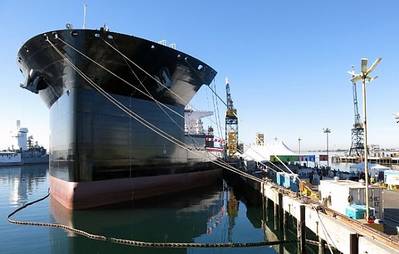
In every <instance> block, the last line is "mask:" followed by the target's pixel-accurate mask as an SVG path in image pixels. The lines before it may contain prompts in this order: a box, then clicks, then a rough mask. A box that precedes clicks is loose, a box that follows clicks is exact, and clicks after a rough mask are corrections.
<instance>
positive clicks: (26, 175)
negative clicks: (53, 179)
mask: <svg viewBox="0 0 399 254" xmlns="http://www.w3.org/2000/svg"><path fill="white" fill-rule="evenodd" d="M46 174H47V166H43V165H30V166H22V167H8V168H5V167H3V168H1V169H0V184H1V185H3V184H4V185H8V186H10V196H9V200H10V204H13V205H14V204H15V205H18V206H20V205H24V204H25V203H26V202H27V200H28V193H32V192H33V191H34V190H35V189H37V188H38V187H39V185H40V183H41V182H44V181H46Z"/></svg>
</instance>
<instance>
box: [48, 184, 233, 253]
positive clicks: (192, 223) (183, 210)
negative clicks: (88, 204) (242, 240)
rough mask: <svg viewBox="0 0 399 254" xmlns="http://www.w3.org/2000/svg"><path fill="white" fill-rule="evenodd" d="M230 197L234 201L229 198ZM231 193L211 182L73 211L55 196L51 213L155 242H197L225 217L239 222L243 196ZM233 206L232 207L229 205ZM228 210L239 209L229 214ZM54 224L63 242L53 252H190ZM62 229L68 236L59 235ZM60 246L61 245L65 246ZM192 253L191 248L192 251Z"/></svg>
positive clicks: (84, 226) (93, 229) (94, 228)
mask: <svg viewBox="0 0 399 254" xmlns="http://www.w3.org/2000/svg"><path fill="white" fill-rule="evenodd" d="M226 198H229V202H227V201H226ZM232 199H235V197H234V195H233V194H230V193H227V192H226V191H225V190H224V187H223V185H222V184H218V186H208V187H207V188H201V189H197V190H193V191H189V192H186V193H183V194H180V193H179V194H178V195H173V196H172V195H171V196H165V197H161V198H155V199H151V200H146V201H141V202H135V203H124V204H119V205H117V206H115V205H114V206H112V207H103V208H97V209H92V210H82V211H79V210H75V211H72V210H68V209H65V208H64V207H63V206H62V205H60V204H59V203H58V202H57V201H56V200H55V199H51V200H50V213H51V215H52V217H53V219H54V221H55V222H57V223H62V224H65V225H68V226H73V227H75V228H79V229H82V230H86V231H88V232H90V233H94V234H101V235H105V236H113V237H118V238H126V239H134V240H140V241H152V242H196V241H197V242H198V238H199V237H200V236H203V235H207V236H209V235H212V233H213V230H217V229H218V228H219V230H220V228H221V227H222V224H223V223H222V222H223V221H229V222H230V221H231V220H230V218H232V220H233V221H232V225H230V223H229V228H230V227H231V228H232V227H233V226H234V218H235V217H236V216H237V209H238V201H237V200H235V201H234V202H235V204H236V205H228V206H229V209H226V206H227V204H228V203H229V204H232V203H231V202H233V201H231V200H232ZM230 207H231V208H230ZM229 213H235V215H233V216H232V217H230V214H229ZM56 230H58V229H52V230H51V232H50V238H52V239H51V241H54V242H57V241H60V239H62V240H63V241H64V243H63V244H56V245H52V248H53V249H52V252H54V253H59V252H64V253H65V246H67V248H66V249H67V250H68V253H87V250H90V252H93V253H97V252H99V253H122V252H128V251H130V252H131V251H133V252H134V253H158V252H159V253H187V252H189V251H188V250H187V249H146V248H135V247H127V246H121V245H116V244H112V243H109V242H99V241H93V240H89V239H85V238H83V237H80V236H79V237H78V236H76V235H75V234H73V233H70V232H68V233H67V236H68V237H65V232H62V230H58V232H55V231H56ZM60 232H61V233H62V234H64V237H60ZM60 248H61V249H60ZM190 253H191V251H190Z"/></svg>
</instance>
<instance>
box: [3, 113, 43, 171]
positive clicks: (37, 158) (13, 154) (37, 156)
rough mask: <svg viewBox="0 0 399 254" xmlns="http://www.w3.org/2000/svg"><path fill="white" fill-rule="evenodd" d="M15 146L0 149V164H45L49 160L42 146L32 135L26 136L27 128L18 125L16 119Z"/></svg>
mask: <svg viewBox="0 0 399 254" xmlns="http://www.w3.org/2000/svg"><path fill="white" fill-rule="evenodd" d="M14 137H15V138H16V139H17V144H18V145H17V146H18V147H17V148H14V147H13V146H12V147H11V148H8V149H7V150H3V151H0V167H1V166H21V165H31V164H45V163H48V162H49V156H48V153H47V151H46V149H45V148H44V147H43V146H40V145H38V143H37V142H34V140H33V136H28V129H27V128H23V127H20V121H19V120H18V121H17V135H16V136H14Z"/></svg>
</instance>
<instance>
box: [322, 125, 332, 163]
mask: <svg viewBox="0 0 399 254" xmlns="http://www.w3.org/2000/svg"><path fill="white" fill-rule="evenodd" d="M323 132H324V133H325V134H326V135H327V167H329V166H330V157H329V156H328V134H329V133H331V129H329V128H324V129H323Z"/></svg>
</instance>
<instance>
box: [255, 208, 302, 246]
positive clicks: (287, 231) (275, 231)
mask: <svg viewBox="0 0 399 254" xmlns="http://www.w3.org/2000/svg"><path fill="white" fill-rule="evenodd" d="M267 208H268V209H267ZM287 219H288V216H287ZM291 220H293V219H292V218H291V219H289V221H288V220H287V221H286V223H285V224H284V225H283V228H280V227H279V225H278V223H279V222H278V215H277V214H274V213H273V208H272V207H270V206H268V207H266V210H264V214H263V218H262V219H261V220H260V221H261V224H262V229H263V230H264V236H265V239H264V240H265V241H279V240H282V239H284V240H296V232H295V231H294V230H293V229H292V228H293V227H292V225H293V221H291ZM272 248H273V249H274V250H275V251H276V253H284V254H290V253H297V249H296V243H292V244H278V245H274V246H272Z"/></svg>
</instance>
